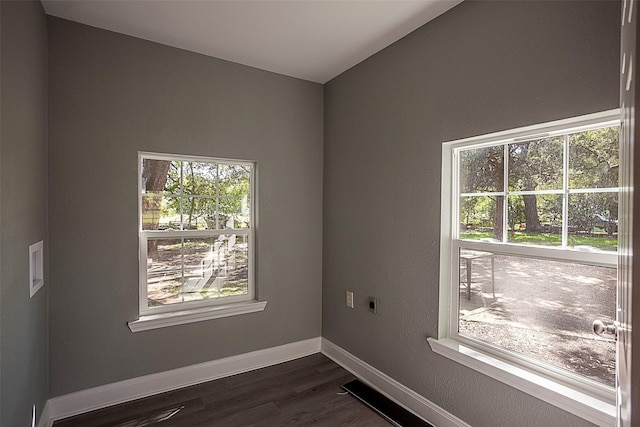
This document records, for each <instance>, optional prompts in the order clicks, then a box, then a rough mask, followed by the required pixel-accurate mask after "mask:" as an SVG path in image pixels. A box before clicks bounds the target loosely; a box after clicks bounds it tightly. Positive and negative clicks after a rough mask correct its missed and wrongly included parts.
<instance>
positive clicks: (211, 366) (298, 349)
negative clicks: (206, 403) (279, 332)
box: [38, 337, 321, 427]
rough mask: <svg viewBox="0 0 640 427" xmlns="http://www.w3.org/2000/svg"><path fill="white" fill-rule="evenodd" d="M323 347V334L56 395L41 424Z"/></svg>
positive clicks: (284, 359)
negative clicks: (321, 337)
mask: <svg viewBox="0 0 640 427" xmlns="http://www.w3.org/2000/svg"><path fill="white" fill-rule="evenodd" d="M320 346H321V339H320V337H317V338H311V339H308V340H304V341H297V342H293V343H289V344H284V345H281V346H277V347H271V348H267V349H264V350H257V351H252V352H249V353H243V354H239V355H236V356H231V357H226V358H223V359H218V360H213V361H211V362H205V363H200V364H197V365H191V366H186V367H183V368H178V369H173V370H170V371H165V372H159V373H156V374H150V375H145V376H142V377H137V378H132V379H128V380H124V381H119V382H116V383H111V384H106V385H102V386H98V387H93V388H90V389H86V390H81V391H78V392H75V393H70V394H66V395H63V396H58V397H54V398H51V399H49V400H48V401H47V403H46V405H45V408H44V410H43V412H42V415H41V416H40V421H39V422H38V427H51V426H52V425H53V423H54V421H57V420H60V419H63V418H67V417H72V416H74V415H78V414H82V413H85V412H89V411H94V410H96V409H101V408H106V407H107V406H112V405H117V404H119V403H123V402H128V401H131V400H135V399H140V398H143V397H148V396H152V395H154V394H158V393H163V392H166V391H170V390H175V389H178V388H182V387H188V386H191V385H195V384H200V383H203V382H207V381H213V380H217V379H220V378H224V377H228V376H231V375H236V374H240V373H243V372H249V371H253V370H255V369H260V368H265V367H267V366H272V365H277V364H278V363H283V362H287V361H290V360H294V359H298V358H301V357H305V356H309V355H311V354H315V353H319V352H320Z"/></svg>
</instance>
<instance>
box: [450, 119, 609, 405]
mask: <svg viewBox="0 0 640 427" xmlns="http://www.w3.org/2000/svg"><path fill="white" fill-rule="evenodd" d="M618 131H619V130H618V128H617V113H615V112H614V113H609V114H608V115H604V114H603V115H599V117H598V118H597V119H595V120H594V119H593V118H589V119H588V120H584V121H583V122H581V121H580V120H579V119H578V120H575V119H574V120H566V121H563V123H562V124H561V125H558V124H557V123H554V124H550V125H542V126H540V127H539V128H535V127H530V128H527V129H526V131H522V130H516V131H514V132H512V133H509V132H502V133H500V134H495V135H489V136H487V137H479V138H470V139H469V140H464V141H460V142H452V143H447V144H445V156H444V159H445V160H446V159H451V160H450V161H451V165H452V173H453V174H452V178H451V183H450V190H451V193H450V194H451V196H450V198H449V197H443V200H444V201H446V200H449V201H450V202H451V209H450V210H449V212H450V214H451V218H450V220H447V221H445V222H444V223H445V224H446V223H449V224H451V230H449V233H443V236H446V235H447V234H448V235H449V236H451V241H450V242H448V243H444V244H445V246H446V247H449V248H450V254H451V257H450V266H451V271H450V273H449V274H447V275H445V276H443V277H449V278H450V279H451V282H452V283H450V284H449V285H448V287H449V289H450V290H451V296H450V298H448V301H449V304H450V314H449V319H448V321H447V324H448V325H449V326H448V333H447V336H448V337H449V338H453V339H456V340H459V341H462V342H463V343H465V344H468V345H471V346H473V347H475V348H478V349H480V350H482V351H486V352H487V353H490V354H493V355H497V356H499V357H501V358H503V359H505V360H508V361H509V362H510V363H511V362H513V363H516V364H518V365H521V366H526V367H527V368H528V369H529V368H530V369H533V370H534V371H538V372H541V373H543V374H544V375H549V372H554V374H553V375H555V376H556V377H557V378H560V380H561V381H562V382H565V383H570V384H576V383H577V384H580V387H584V388H585V389H586V390H589V393H593V394H594V395H599V396H610V395H612V392H611V385H612V384H613V381H614V378H615V377H614V374H613V372H614V370H615V343H614V342H613V340H612V339H611V338H610V337H604V338H599V337H596V336H595V335H592V334H591V332H590V331H591V327H590V324H591V322H592V321H593V320H595V319H597V318H598V319H600V320H603V321H604V322H608V321H614V320H615V294H616V288H615V286H616V284H615V277H616V253H615V251H616V250H617V191H618V188H617V165H618V154H617V153H618V146H617V144H618V138H617V135H618ZM527 134H529V135H534V136H533V137H528V136H527ZM447 152H449V153H450V154H446V153H447ZM531 154H535V155H534V156H533V157H532V158H530V160H532V161H530V162H529V163H530V164H527V163H526V161H527V158H528V156H529V155H531ZM585 156H586V158H585ZM589 156H590V157H589ZM505 159H507V161H506V164H505ZM444 188H449V187H448V186H445V187H444ZM532 199H533V200H532ZM505 201H506V203H505ZM443 209H444V207H443ZM525 209H527V211H528V212H527V215H525ZM444 212H445V211H444V210H443V213H444ZM532 212H535V214H534V213H532ZM532 218H533V219H538V222H537V223H536V222H535V221H533V220H532ZM523 219H524V220H523ZM527 219H528V220H529V221H527ZM534 225H535V227H534ZM527 226H529V230H527ZM532 229H533V230H536V233H533V232H531V231H533V230H532ZM470 251H475V252H478V253H480V254H483V253H484V254H487V255H490V256H484V257H483V256H481V257H480V258H477V259H476V258H474V257H473V256H472V258H473V261H471V266H472V267H471V273H472V274H471V281H470V283H471V286H470V288H471V294H470V296H471V298H470V299H469V300H468V299H467V296H468V295H469V293H468V292H469V289H468V287H467V277H466V276H467V267H468V266H469V265H470V264H468V261H467V258H469V255H468V254H469V252H470ZM474 256H475V255H474ZM540 263H542V264H540ZM513 265H516V266H520V267H519V268H520V271H519V272H518V270H517V269H514V268H513ZM534 266H536V267H534ZM543 266H544V267H543ZM492 267H493V268H492ZM558 271H560V272H562V271H564V272H567V271H573V272H574V274H573V275H569V274H565V275H557V274H556V273H557V272H558ZM516 272H518V273H517V274H516ZM595 272H597V274H596V273H595ZM554 274H556V276H554ZM595 276H597V277H595ZM538 282H539V283H542V285H544V286H539V288H541V289H544V287H545V286H549V285H553V286H555V288H554V287H552V289H554V290H557V292H556V293H555V294H554V298H553V299H550V300H542V299H540V298H538V299H537V300H535V301H532V299H533V295H534V294H533V293H532V292H527V286H533V287H532V288H531V289H532V290H535V289H536V287H535V283H538ZM492 284H493V286H492ZM505 284H508V286H507V285H505ZM567 290H568V291H567ZM516 291H517V292H516ZM565 291H567V292H565ZM494 292H495V297H494ZM580 292H584V293H586V294H590V295H604V296H603V297H602V298H600V300H599V302H598V303H597V304H595V303H593V304H590V305H589V304H581V305H579V306H576V305H575V301H574V300H572V299H571V298H570V297H569V296H568V295H571V294H572V293H574V294H575V293H580ZM518 293H520V294H521V295H518ZM542 295H543V296H544V295H545V294H544V292H543V293H542ZM527 298H529V300H527ZM512 303H515V304H520V305H523V306H533V307H534V308H537V309H539V312H538V314H537V315H536V316H535V317H534V318H533V319H532V318H527V317H526V316H524V317H523V316H520V315H519V313H518V312H517V311H516V310H513V309H511V310H510V309H509V307H508V306H509V304H512ZM552 308H553V309H554V310H555V311H554V310H552ZM532 312H533V313H535V312H536V310H533V311H532ZM557 312H560V313H561V316H564V318H566V319H572V320H574V321H573V323H571V324H572V325H573V329H571V328H569V330H567V328H558V330H556V331H554V330H553V328H550V327H549V324H546V325H545V321H547V323H549V322H548V321H549V320H550V319H551V318H552V317H551V316H549V314H550V313H557ZM469 313H471V316H470V317H465V316H469ZM478 313H483V314H482V315H480V314H478ZM577 318H581V319H582V320H581V322H580V323H579V325H578V326H577V328H578V329H579V330H580V332H579V333H575V330H574V329H575V328H576V324H577V323H576V319H577ZM487 319H490V321H486V320H487ZM496 319H502V323H500V322H498V321H496ZM504 319H509V322H504ZM533 320H536V322H533ZM483 321H486V322H485V323H484V324H483V323H482V322H483ZM505 325H508V326H505ZM474 327H475V329H474ZM545 327H546V329H548V330H549V331H550V332H546V329H545ZM505 328H508V329H509V330H508V331H507V330H505ZM527 328H528V329H527ZM535 328H540V329H545V333H546V334H547V336H548V337H547V338H546V339H545V341H544V342H545V343H546V344H547V346H546V347H545V348H544V350H545V351H548V350H551V351H552V352H553V354H551V353H548V354H544V355H543V357H540V354H538V355H536V353H535V352H536V351H541V350H542V347H537V348H536V345H535V343H536V341H535V340H532V339H530V338H528V336H529V335H528V334H529V332H530V331H531V330H534V329H535ZM522 330H524V331H528V332H527V333H520V335H518V334H514V333H512V332H513V331H522ZM539 334H542V335H544V334H543V332H539ZM566 335H569V336H571V337H572V338H571V339H573V340H574V343H573V344H574V347H576V346H577V347H580V348H587V347H588V345H589V344H590V345H591V347H592V348H593V349H594V350H593V351H592V353H591V355H590V356H591V359H589V360H587V359H583V363H574V362H575V361H577V360H579V359H580V358H579V357H576V356H577V355H576V354H574V355H573V356H569V355H568V353H567V352H564V353H563V351H564V350H563V349H562V345H561V344H558V343H562V340H563V339H564V337H565V336H566ZM441 338H442V336H441ZM537 340H538V341H537V342H538V343H542V342H543V340H542V339H541V338H540V337H538V338H537ZM519 341H520V342H525V343H527V345H517V343H518V342H519ZM579 342H581V343H582V344H576V343H579ZM514 343H515V344H514ZM532 343H533V344H532ZM554 346H555V347H554ZM583 353H584V354H582V353H581V355H583V356H584V355H586V354H588V352H583ZM596 353H597V354H596ZM563 355H564V356H563ZM572 357H573V361H572ZM599 359H602V360H599ZM589 363H592V364H593V366H591V367H590V366H588V365H589ZM597 365H601V366H597ZM594 366H595V367H600V368H602V369H600V370H599V371H598V370H597V369H593V367H594ZM608 398H609V397H607V399H608Z"/></svg>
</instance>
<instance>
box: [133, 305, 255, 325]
mask: <svg viewBox="0 0 640 427" xmlns="http://www.w3.org/2000/svg"><path fill="white" fill-rule="evenodd" d="M266 306H267V301H246V302H241V303H234V304H227V305H219V306H214V307H206V308H199V309H194V310H183V311H175V312H172V313H162V314H154V315H150V316H140V318H139V319H138V320H133V321H131V322H129V323H128V325H129V329H131V332H141V331H148V330H150V329H157V328H166V327H168V326H175V325H183V324H186V323H193V322H201V321H203V320H211V319H219V318H221V317H228V316H236V315H239V314H247V313H255V312H257V311H263V310H264V308H265V307H266Z"/></svg>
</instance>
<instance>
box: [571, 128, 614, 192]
mask: <svg viewBox="0 0 640 427" xmlns="http://www.w3.org/2000/svg"><path fill="white" fill-rule="evenodd" d="M619 132H620V128H619V127H618V126H614V127H610V128H605V129H597V130H591V131H588V132H581V133H576V134H573V135H569V188H607V187H617V186H618V165H619V164H620V163H619V151H618V146H619Z"/></svg>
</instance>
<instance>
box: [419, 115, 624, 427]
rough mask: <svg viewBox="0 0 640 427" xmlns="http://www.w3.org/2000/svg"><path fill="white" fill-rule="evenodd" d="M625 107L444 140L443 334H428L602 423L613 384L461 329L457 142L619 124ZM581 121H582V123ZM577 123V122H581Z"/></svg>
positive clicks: (609, 413)
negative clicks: (456, 269)
mask: <svg viewBox="0 0 640 427" xmlns="http://www.w3.org/2000/svg"><path fill="white" fill-rule="evenodd" d="M619 118H620V110H618V109H616V110H610V111H605V112H602V113H595V114H589V115H586V116H581V117H576V118H570V119H564V120H558V121H554V122H550V123H547V124H543V125H535V126H527V127H523V128H519V129H514V130H509V131H503V132H496V133H492V134H488V135H483V136H478V137H472V138H466V139H462V140H458V141H451V142H445V143H443V150H442V180H441V203H442V204H441V227H440V292H439V317H438V320H439V321H438V337H437V339H436V338H432V337H429V338H428V342H429V344H430V346H431V350H432V351H434V352H435V353H437V354H440V355H442V356H445V357H447V358H449V359H452V360H454V361H456V362H458V363H461V364H463V365H465V366H467V367H469V368H471V369H474V370H476V371H478V372H481V373H483V374H485V375H488V376H490V377H492V378H494V379H497V380H498V381H501V382H504V383H505V384H508V385H510V386H512V387H515V388H517V389H518V390H521V391H524V392H526V393H528V394H530V395H532V396H534V397H536V398H538V399H541V400H543V401H545V402H548V403H550V404H552V405H554V406H557V407H559V408H561V409H564V410H566V411H568V412H570V413H572V414H574V415H577V416H579V417H581V418H584V419H586V420H588V421H590V422H593V423H595V424H597V425H600V426H613V425H614V424H615V419H616V411H615V391H614V389H613V388H611V387H607V386H605V385H602V384H599V383H597V382H595V381H591V380H588V379H584V378H582V377H580V376H578V375H573V374H571V373H569V372H566V371H563V370H560V369H557V368H554V367H550V366H549V367H548V368H549V369H547V370H546V371H543V370H541V369H540V367H539V365H540V364H538V363H528V362H527V361H526V360H525V359H526V358H523V357H521V356H514V355H512V354H510V353H509V352H508V351H506V350H504V349H499V348H497V347H493V346H491V345H489V344H485V343H481V342H479V341H475V340H472V339H465V337H461V336H459V335H458V334H457V332H456V331H457V321H458V313H457V304H456V307H455V308H454V304H453V302H454V301H456V298H457V294H458V292H459V290H458V287H457V286H453V285H452V277H454V275H453V274H454V273H453V272H452V270H453V266H452V260H453V259H454V257H455V251H457V250H458V248H459V244H458V243H457V242H454V237H457V236H456V235H455V232H454V227H453V224H454V223H453V218H454V217H455V215H452V212H453V213H454V214H455V212H454V210H455V208H456V203H454V202H455V201H454V200H453V197H452V195H453V191H452V190H453V189H454V188H455V187H454V186H456V185H457V182H456V181H455V179H454V177H456V176H457V175H454V174H453V172H454V155H453V151H454V150H453V147H454V146H455V147H464V146H470V145H474V146H481V145H483V144H484V145H486V146H489V145H495V144H497V143H505V142H514V141H521V140H528V139H535V138H544V137H548V136H554V135H560V134H565V133H573V132H580V131H582V130H587V129H591V128H594V126H596V125H598V126H599V125H603V126H614V125H616V124H619ZM577 123H578V124H577ZM576 124H577V125H576ZM464 246H465V248H467V247H468V248H470V249H478V250H487V251H490V252H496V253H500V252H505V249H507V248H508V251H507V253H509V254H514V253H516V254H521V255H530V256H531V255H533V256H536V257H542V258H547V259H558V260H570V261H571V260H573V261H582V262H588V263H590V264H598V265H604V266H612V265H613V266H615V265H616V261H617V255H616V254H615V253H606V252H588V251H586V252H583V251H578V250H567V249H560V248H557V249H556V248H550V247H535V246H522V245H515V244H507V243H490V242H478V241H464Z"/></svg>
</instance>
